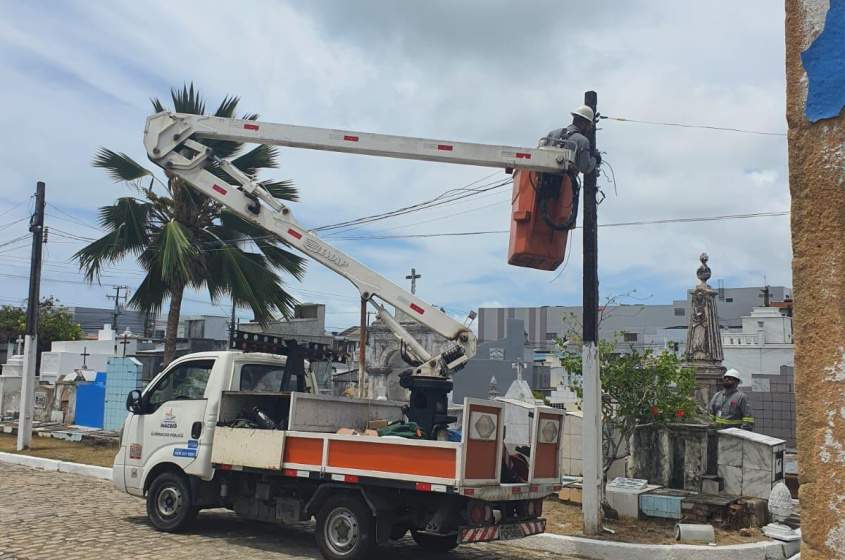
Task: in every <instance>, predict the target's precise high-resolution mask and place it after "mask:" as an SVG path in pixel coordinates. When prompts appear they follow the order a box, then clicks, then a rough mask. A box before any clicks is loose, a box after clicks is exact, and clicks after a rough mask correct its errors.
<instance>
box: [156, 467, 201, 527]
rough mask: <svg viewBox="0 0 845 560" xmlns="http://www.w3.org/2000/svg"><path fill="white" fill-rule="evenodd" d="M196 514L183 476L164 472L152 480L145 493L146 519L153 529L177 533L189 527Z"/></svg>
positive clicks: (188, 487) (197, 511)
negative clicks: (148, 489)
mask: <svg viewBox="0 0 845 560" xmlns="http://www.w3.org/2000/svg"><path fill="white" fill-rule="evenodd" d="M198 513H199V509H198V508H196V507H194V504H193V499H192V497H191V488H190V486H189V485H188V481H187V480H185V477H184V475H182V474H180V473H175V472H165V473H162V474H160V475H158V476H157V477H156V478H155V480H153V483H152V484H151V485H150V491H149V492H147V517H148V518H149V520H150V523H152V524H153V527H155V528H156V529H158V530H159V531H164V532H166V533H179V532H182V531H185V530H186V529H188V528H189V527H190V526H191V524H192V523H193V522H194V520H195V519H196V518H197V514H198Z"/></svg>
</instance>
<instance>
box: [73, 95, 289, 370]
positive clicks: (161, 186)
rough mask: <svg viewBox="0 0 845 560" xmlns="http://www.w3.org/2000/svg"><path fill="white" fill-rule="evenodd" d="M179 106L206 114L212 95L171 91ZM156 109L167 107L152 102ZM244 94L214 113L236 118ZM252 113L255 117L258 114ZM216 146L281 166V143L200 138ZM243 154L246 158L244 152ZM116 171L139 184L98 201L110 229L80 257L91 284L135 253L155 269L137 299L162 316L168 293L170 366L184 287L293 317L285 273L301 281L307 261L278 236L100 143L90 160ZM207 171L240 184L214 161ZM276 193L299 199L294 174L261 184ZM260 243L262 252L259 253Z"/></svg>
mask: <svg viewBox="0 0 845 560" xmlns="http://www.w3.org/2000/svg"><path fill="white" fill-rule="evenodd" d="M171 99H172V102H173V110H174V111H175V112H177V113H190V114H197V115H202V114H206V107H205V101H204V100H203V97H202V95H201V94H200V92H199V91H198V90H194V85H193V83H192V84H190V86H188V85H185V86H183V87H182V88H181V89H178V88H177V89H173V90H171ZM151 101H152V105H153V110H154V111H155V112H156V113H158V112H161V111H165V110H166V109H165V107H164V105H163V103H162V102H161V101H159V100H158V99H152V100H151ZM238 102H239V98H237V97H233V96H226V97H225V98H224V99H223V101H222V102H221V103H220V105H219V107H218V108H217V109H216V110H215V111H214V112H213V115H214V116H217V117H233V116H234V115H235V111H236V110H237V106H238ZM242 118H244V119H250V120H255V119H257V118H258V115H256V114H247V115H245V116H243V117H242ZM198 141H199V142H201V143H203V144H205V145H207V146H209V147H211V148H212V149H213V150H214V154H215V155H216V156H217V157H218V158H226V159H230V158H234V159H232V163H233V164H234V165H235V167H237V168H238V169H240V170H241V171H243V172H244V173H246V174H247V175H249V176H250V177H253V178H255V177H256V175H257V173H258V171H259V170H260V169H264V168H274V167H276V148H274V147H271V146H267V145H258V146H256V147H255V148H253V149H252V150H250V151H248V152H245V153H243V154H241V153H240V152H241V151H242V150H243V144H241V143H238V142H231V141H226V140H198ZM239 154H240V155H239ZM92 164H93V165H94V167H100V168H102V169H105V170H106V171H107V172H108V174H109V177H111V178H112V179H113V180H114V181H116V182H123V183H125V184H127V185H128V186H129V187H130V188H132V189H133V190H134V191H135V193H134V196H128V197H123V198H119V199H117V200H116V201H115V203H114V204H113V205H111V206H105V207H102V208H100V220H99V221H100V225H101V226H102V228H103V229H104V230H105V231H106V234H105V235H104V236H103V237H101V238H100V239H98V240H96V241H94V242H92V243H91V244H90V245H88V246H86V247H84V248H83V249H81V250H80V251H79V252H77V253H76V255H74V258H75V259H76V260H77V261H78V262H79V267H80V270H83V271H84V272H85V275H86V279H87V280H88V281H89V282H92V283H93V282H94V281H99V278H100V273H101V271H102V269H103V267H104V266H106V265H111V264H114V263H116V262H118V261H121V260H123V259H126V258H135V259H136V260H137V261H138V264H140V265H141V267H142V268H143V269H144V270H145V271H146V273H147V275H146V277H145V278H144V280H143V281H142V282H141V284H140V285H139V286H138V287H137V288H136V289H135V295H134V296H133V297H132V299H131V300H130V301H129V305H130V306H131V307H134V308H136V309H138V310H140V311H142V312H147V313H158V312H160V310H161V308H162V306H163V304H164V302H165V301H166V300H168V299H169V300H170V308H169V312H168V316H167V332H166V334H165V346H164V363H165V365H167V364H168V363H170V361H171V360H172V359H173V357H174V354H175V351H176V332H177V328H178V324H179V316H180V313H181V309H182V299H183V295H184V292H185V289H186V288H188V287H190V288H195V289H202V288H205V289H207V290H208V292H209V294H210V297H211V302H212V303H214V304H217V303H218V302H220V301H221V300H222V299H223V298H224V297H229V298H231V300H232V301H233V302H234V304H235V305H236V306H238V307H247V308H250V309H251V310H252V312H253V314H254V315H255V318H256V320H257V321H259V322H260V323H262V324H266V323H267V322H269V321H270V320H272V319H273V318H274V315H276V314H281V315H283V316H286V317H288V316H290V314H291V311H292V309H293V306H294V304H295V303H296V300H295V299H294V298H293V297H292V296H291V295H290V294H289V293H288V292H287V291H286V290H285V287H284V283H283V281H282V278H281V277H280V276H279V273H278V272H279V271H281V272H282V273H284V274H289V275H291V276H293V277H294V278H296V279H298V280H301V279H302V276H303V274H304V271H305V266H304V260H303V259H302V258H301V257H299V256H296V255H294V254H292V253H290V252H289V251H287V250H286V249H285V248H284V244H283V242H282V241H280V240H279V239H278V238H276V237H273V236H270V235H268V234H267V233H266V232H265V231H264V230H262V229H260V228H258V227H256V226H255V225H253V224H251V223H249V222H247V221H245V220H243V219H241V218H240V217H238V216H236V215H235V214H233V213H231V212H229V211H228V210H226V209H224V208H222V207H221V206H220V205H219V204H217V203H216V202H214V201H212V200H211V199H209V198H208V197H206V196H204V195H202V194H200V193H198V192H197V191H196V190H194V189H193V188H191V187H190V186H189V185H187V184H185V183H183V182H182V181H181V180H179V179H177V178H174V177H172V176H169V175H168V174H165V176H166V178H165V180H161V179H160V178H158V177H157V176H156V175H155V174H154V173H153V172H152V171H150V170H149V169H146V168H144V167H142V166H141V165H140V164H138V163H137V162H135V161H134V160H133V159H132V158H130V157H129V156H127V155H126V154H124V153H121V152H115V151H113V150H110V149H107V148H100V150H99V151H98V152H97V154H96V155H95V157H94V160H93V162H92ZM207 167H208V169H209V171H211V172H212V173H215V174H216V175H218V176H219V177H221V179H222V180H224V181H227V182H229V183H233V184H236V181H234V180H233V179H232V178H230V177H229V176H228V175H226V174H225V173H224V172H223V171H222V170H221V169H219V168H217V167H216V166H215V165H214V164H213V163H209V164H208V165H207ZM263 185H264V188H266V189H267V190H268V191H269V192H270V193H271V194H272V195H273V196H275V197H276V198H279V199H283V200H290V201H293V200H296V199H297V195H296V190H295V188H294V187H293V185H292V184H291V182H290V181H277V182H271V181H266V182H264V183H263ZM256 249H257V250H256Z"/></svg>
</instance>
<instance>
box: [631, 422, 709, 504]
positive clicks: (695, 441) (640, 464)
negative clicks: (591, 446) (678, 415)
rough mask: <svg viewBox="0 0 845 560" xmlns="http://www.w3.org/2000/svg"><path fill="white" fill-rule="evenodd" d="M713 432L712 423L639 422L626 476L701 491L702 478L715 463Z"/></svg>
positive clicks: (671, 486)
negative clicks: (640, 423) (642, 423)
mask: <svg viewBox="0 0 845 560" xmlns="http://www.w3.org/2000/svg"><path fill="white" fill-rule="evenodd" d="M715 433H716V429H715V427H711V426H703V425H693V424H665V425H664V424H647V425H644V426H640V427H639V428H637V430H636V431H635V432H634V435H633V437H632V438H631V457H630V458H629V460H628V476H630V477H632V478H644V479H646V480H648V481H649V482H650V483H652V484H659V485H660V486H665V487H667V488H677V489H679V490H692V491H695V492H700V491H701V478H702V477H703V476H704V475H705V474H708V470H709V469H708V467H710V468H711V469H712V468H713V467H715V461H714V459H715V447H716V445H717V443H716V439H715ZM713 474H715V472H714V473H713Z"/></svg>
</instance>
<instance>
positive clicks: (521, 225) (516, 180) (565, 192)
mask: <svg viewBox="0 0 845 560" xmlns="http://www.w3.org/2000/svg"><path fill="white" fill-rule="evenodd" d="M561 180H562V183H561V186H560V192H559V194H558V196H557V198H550V199H548V201H547V202H546V201H543V199H542V198H541V197H540V196H539V194H538V193H537V188H539V185H540V177H539V176H538V174H537V173H535V172H533V171H523V170H518V171H516V172H514V175H513V198H512V202H511V232H510V243H509V244H508V264H512V265H514V266H523V267H525V268H536V269H537V270H555V269H556V268H557V267H558V266H560V264H561V263H562V262H563V259H564V257H565V256H566V255H565V254H566V240H567V238H568V237H569V230H562V231H561V230H555V229H553V228H551V227H549V225H548V224H547V223H546V221H545V220H543V217H542V211H543V208H542V205H544V204H546V205H547V207H546V210H547V212H548V216H549V218H550V219H551V221H552V222H553V223H555V224H563V223H565V222H566V221H567V220H568V219H569V217H570V216H571V215H572V182H571V181H572V180H571V179H570V178H569V176H568V175H564V176H563V177H562V179H561ZM535 187H536V188H535ZM573 227H574V226H573Z"/></svg>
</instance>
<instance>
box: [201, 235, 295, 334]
mask: <svg viewBox="0 0 845 560" xmlns="http://www.w3.org/2000/svg"><path fill="white" fill-rule="evenodd" d="M208 267H209V276H210V277H209V278H208V279H207V286H208V288H209V292H211V293H212V294H223V293H228V294H229V295H230V297H231V298H232V301H233V302H234V303H235V305H236V306H238V307H249V308H250V309H251V310H252V312H253V314H254V315H255V319H256V321H258V322H259V323H260V324H262V325H266V324H267V323H268V322H270V321H272V320H273V319H274V311H275V312H278V313H279V314H281V315H282V316H284V317H290V316H291V315H292V311H293V307H294V306H295V305H296V303H297V301H296V298H294V297H293V296H292V295H291V294H289V293H288V292H287V291H286V290H285V289H284V285H283V284H282V281H281V279H280V278H279V277H278V276H277V275H276V274H275V273H274V272H273V271H272V269H271V268H270V267H269V266H268V263H267V260H266V259H265V258H264V257H263V256H262V255H259V254H256V253H247V252H245V251H243V250H241V249H240V248H238V247H237V246H234V245H226V246H224V248H222V249H221V250H220V251H215V252H214V253H212V254H210V255H208Z"/></svg>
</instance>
